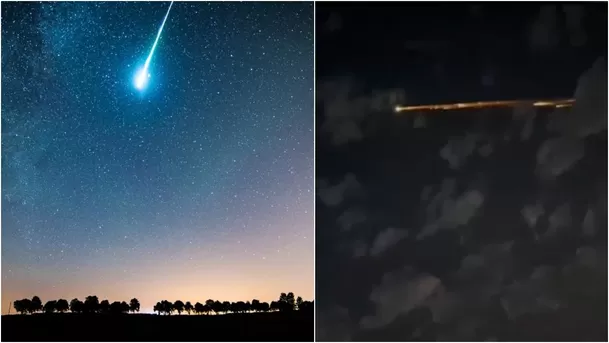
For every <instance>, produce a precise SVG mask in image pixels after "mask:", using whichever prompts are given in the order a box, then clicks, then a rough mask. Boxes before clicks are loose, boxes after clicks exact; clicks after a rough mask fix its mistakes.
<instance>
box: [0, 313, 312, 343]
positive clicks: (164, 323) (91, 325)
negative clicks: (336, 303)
mask: <svg viewBox="0 0 609 343" xmlns="http://www.w3.org/2000/svg"><path fill="white" fill-rule="evenodd" d="M2 341H30V342H31V341H123V342H124V341H182V342H183V341H284V342H285V341H293V342H294V341H313V313H312V312H310V313H298V312H295V313H279V312H276V313H249V314H228V315H220V316H214V315H210V316H206V315H190V316H189V315H181V316H177V315H172V316H157V315H148V314H134V315H118V316H113V315H77V314H70V313H68V314H51V315H45V314H37V315H25V316H22V315H8V316H2Z"/></svg>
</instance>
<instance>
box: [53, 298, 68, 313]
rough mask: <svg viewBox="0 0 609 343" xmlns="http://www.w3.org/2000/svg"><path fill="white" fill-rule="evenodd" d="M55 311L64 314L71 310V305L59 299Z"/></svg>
mask: <svg viewBox="0 0 609 343" xmlns="http://www.w3.org/2000/svg"><path fill="white" fill-rule="evenodd" d="M55 309H56V310H57V311H58V312H61V313H64V312H66V311H67V310H69V309H70V305H69V304H68V301H67V300H66V299H59V300H57V304H55Z"/></svg>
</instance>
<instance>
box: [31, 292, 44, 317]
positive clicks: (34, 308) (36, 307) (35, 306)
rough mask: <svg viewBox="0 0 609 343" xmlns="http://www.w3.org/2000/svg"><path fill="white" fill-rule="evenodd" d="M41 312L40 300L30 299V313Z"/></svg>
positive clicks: (36, 297)
mask: <svg viewBox="0 0 609 343" xmlns="http://www.w3.org/2000/svg"><path fill="white" fill-rule="evenodd" d="M39 311H42V300H40V298H39V297H38V296H36V295H35V296H34V297H32V301H31V303H30V313H35V312H39Z"/></svg>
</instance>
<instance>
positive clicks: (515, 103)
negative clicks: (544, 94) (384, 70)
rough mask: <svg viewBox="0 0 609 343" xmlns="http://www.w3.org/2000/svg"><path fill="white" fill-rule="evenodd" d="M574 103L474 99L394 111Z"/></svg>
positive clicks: (565, 101)
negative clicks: (472, 100)
mask: <svg viewBox="0 0 609 343" xmlns="http://www.w3.org/2000/svg"><path fill="white" fill-rule="evenodd" d="M574 103H575V100H574V99H562V100H504V101H476V102H462V103H455V104H433V105H418V106H396V107H395V112H396V113H400V112H409V111H449V110H464V109H472V108H493V107H517V106H533V107H555V108H562V107H571V106H573V104H574Z"/></svg>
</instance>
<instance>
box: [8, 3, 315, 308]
mask: <svg viewBox="0 0 609 343" xmlns="http://www.w3.org/2000/svg"><path fill="white" fill-rule="evenodd" d="M168 7H169V2H154V3H147V2H112V3H110V2H106V3H104V2H95V3H94V2H73V3H72V2H62V3H55V2H45V3H35V2H28V3H3V4H2V70H1V72H2V313H3V314H5V313H7V311H8V306H9V302H11V301H13V300H15V299H21V298H24V297H27V298H31V297H32V296H33V295H38V296H40V297H41V298H42V300H43V302H46V301H47V300H52V299H58V298H64V299H68V301H69V300H70V299H72V298H75V297H77V298H79V299H81V300H82V299H83V298H84V297H86V296H87V295H97V296H98V297H99V298H100V300H102V299H108V300H110V301H114V300H125V301H128V300H129V299H131V298H132V297H137V298H138V299H139V300H140V302H141V304H142V311H150V310H151V309H152V306H153V305H154V304H155V303H156V302H157V301H160V300H163V299H167V300H170V301H175V300H178V299H180V300H183V301H191V302H193V303H194V302H196V301H205V300H206V299H208V298H212V299H219V300H228V301H237V300H251V299H253V298H257V299H260V300H261V301H271V300H275V299H276V298H278V296H279V293H280V292H289V291H291V292H294V293H295V294H296V295H300V296H302V297H303V298H305V299H312V298H313V268H314V265H313V251H314V241H313V225H314V219H313V202H314V197H313V183H314V180H313V177H314V171H313V144H314V143H313V80H314V78H313V4H312V3H200V2H188V3H185V2H184V3H181V2H175V3H174V4H173V7H172V9H171V12H170V14H169V17H168V19H167V22H166V24H165V27H164V30H163V32H162V35H161V38H160V40H159V43H158V46H157V48H156V52H155V54H154V57H153V58H152V62H151V65H150V80H149V84H148V87H147V88H146V89H145V90H144V91H141V92H140V91H138V90H137V89H135V87H134V84H133V77H134V74H135V72H136V71H137V68H138V67H139V66H141V65H142V64H143V63H144V61H145V59H146V57H147V56H148V52H149V50H150V48H151V46H152V43H153V42H154V39H155V36H156V34H157V31H158V29H159V27H160V24H161V22H162V19H163V17H164V16H165V14H166V12H167V9H168Z"/></svg>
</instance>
